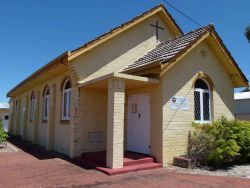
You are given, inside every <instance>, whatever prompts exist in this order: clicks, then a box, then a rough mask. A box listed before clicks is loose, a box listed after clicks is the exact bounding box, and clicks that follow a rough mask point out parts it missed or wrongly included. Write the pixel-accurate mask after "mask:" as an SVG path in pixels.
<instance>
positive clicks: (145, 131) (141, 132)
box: [127, 94, 150, 154]
mask: <svg viewBox="0 0 250 188" xmlns="http://www.w3.org/2000/svg"><path fill="white" fill-rule="evenodd" d="M149 101H150V98H149V95H146V94H142V95H132V96H129V97H128V127H127V150H128V151H133V152H138V153H143V154H149V153H150V104H149Z"/></svg>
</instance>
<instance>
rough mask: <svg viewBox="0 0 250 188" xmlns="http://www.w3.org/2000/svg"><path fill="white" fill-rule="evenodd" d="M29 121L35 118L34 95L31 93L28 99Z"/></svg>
mask: <svg viewBox="0 0 250 188" xmlns="http://www.w3.org/2000/svg"><path fill="white" fill-rule="evenodd" d="M30 100H31V101H30V120H31V121H33V120H34V118H35V108H36V94H35V93H34V92H33V93H32V94H31V98H30Z"/></svg>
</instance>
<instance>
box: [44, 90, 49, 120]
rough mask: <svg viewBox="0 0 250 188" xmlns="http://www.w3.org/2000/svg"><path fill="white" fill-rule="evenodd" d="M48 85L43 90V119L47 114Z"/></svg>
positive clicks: (46, 117) (45, 118)
mask: <svg viewBox="0 0 250 188" xmlns="http://www.w3.org/2000/svg"><path fill="white" fill-rule="evenodd" d="M49 94H50V93H49V87H48V86H46V87H45V89H44V91H43V120H48V114H49Z"/></svg>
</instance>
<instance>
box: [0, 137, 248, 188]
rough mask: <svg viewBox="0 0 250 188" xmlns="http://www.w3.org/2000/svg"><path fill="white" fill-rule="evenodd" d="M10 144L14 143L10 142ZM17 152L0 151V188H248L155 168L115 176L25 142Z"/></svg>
mask: <svg viewBox="0 0 250 188" xmlns="http://www.w3.org/2000/svg"><path fill="white" fill-rule="evenodd" d="M12 143H13V142H12ZM14 144H15V145H16V146H17V147H19V148H20V149H22V150H20V151H17V152H9V153H0V188H1V187H4V188H7V187H11V188H12V187H25V188H29V187H87V188H92V187H129V188H133V187H136V188H139V187H143V188H146V187H166V188H167V187H178V188H182V187H183V188H184V187H185V188H189V187H192V188H193V187H218V188H219V187H220V188H221V187H225V188H230V187H232V188H235V187H250V180H249V179H244V178H233V177H219V176H207V175H192V174H181V173H175V172H170V171H168V170H166V169H156V170H150V171H143V172H137V173H128V174H124V175H117V176H107V175H105V174H102V173H100V172H98V171H96V170H91V169H84V168H82V167H80V166H77V165H76V164H74V163H73V162H72V161H71V160H69V159H68V158H65V157H63V156H60V155H57V154H55V153H52V152H47V151H45V150H44V149H42V148H40V147H37V146H32V145H30V144H28V143H22V142H17V141H16V142H14Z"/></svg>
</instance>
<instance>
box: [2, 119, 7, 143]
mask: <svg viewBox="0 0 250 188" xmlns="http://www.w3.org/2000/svg"><path fill="white" fill-rule="evenodd" d="M7 138H8V134H7V133H6V132H5V131H4V129H3V121H2V119H1V118H0V144H1V143H2V142H5V141H6V140H7Z"/></svg>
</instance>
